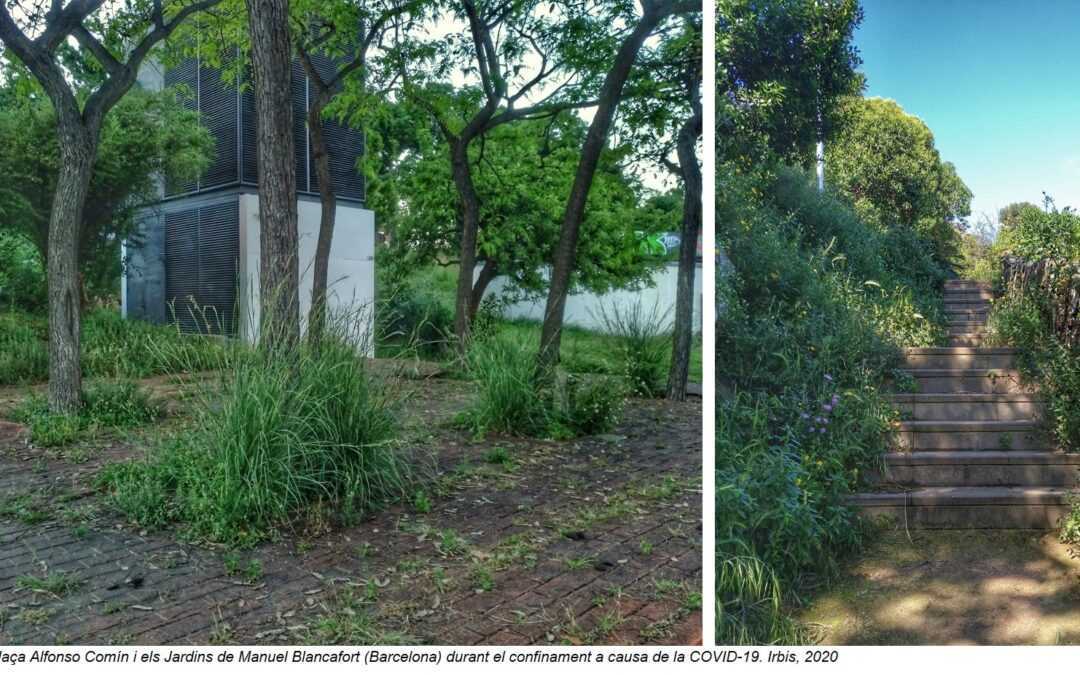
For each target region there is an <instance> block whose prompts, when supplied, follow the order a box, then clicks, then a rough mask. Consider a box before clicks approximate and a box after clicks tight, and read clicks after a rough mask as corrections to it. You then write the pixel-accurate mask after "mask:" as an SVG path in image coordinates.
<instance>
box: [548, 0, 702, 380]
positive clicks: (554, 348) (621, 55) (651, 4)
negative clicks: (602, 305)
mask: <svg viewBox="0 0 1080 675" xmlns="http://www.w3.org/2000/svg"><path fill="white" fill-rule="evenodd" d="M641 6H642V13H641V15H640V16H639V17H637V18H636V21H634V22H633V24H632V28H631V29H630V30H629V32H627V33H626V35H625V36H624V37H623V39H622V41H621V43H620V44H619V47H618V50H617V51H616V53H615V57H614V60H613V61H612V62H611V65H610V67H609V69H608V71H607V74H606V75H605V77H604V82H603V85H602V86H601V88H600V95H599V97H598V99H597V101H598V102H597V106H596V112H595V114H594V116H593V119H592V122H591V123H590V125H589V132H588V134H587V136H586V138H585V143H584V145H583V146H582V149H581V160H580V162H579V163H578V170H577V174H576V176H575V177H574V184H573V186H572V187H571V189H570V196H569V198H568V199H567V204H566V210H565V212H564V214H563V220H562V232H561V234H560V237H559V244H558V246H557V247H556V249H555V259H554V264H553V266H552V270H551V286H550V288H549V290H548V298H547V305H546V306H545V309H544V323H543V328H542V329H541V333H540V353H539V365H540V368H541V370H542V371H550V369H551V368H553V367H554V366H555V364H556V363H557V362H558V359H559V347H560V343H561V340H562V327H563V318H564V316H565V314H566V297H567V294H568V293H569V291H570V277H571V274H572V273H573V268H574V261H575V260H576V258H577V244H578V237H579V235H580V232H581V222H582V220H583V219H584V216H585V205H586V203H587V202H588V198H589V190H590V189H591V188H592V182H593V178H594V176H595V175H596V168H597V166H598V164H599V162H600V154H601V153H602V152H603V151H604V149H605V148H606V146H607V139H608V134H609V132H610V131H611V127H612V125H613V123H614V120H615V113H616V110H617V109H618V106H619V103H620V101H621V100H622V96H623V87H624V85H625V84H626V81H627V79H628V78H629V77H630V72H631V70H632V69H633V67H634V62H635V61H636V60H637V57H638V53H639V52H640V51H641V49H642V47H643V46H644V45H645V41H646V40H648V39H649V37H650V36H651V35H652V34H653V33H654V32H655V31H656V29H657V28H658V27H659V26H660V25H661V24H662V23H663V22H664V21H665V20H666V19H668V18H669V17H671V16H674V15H676V14H690V13H698V12H701V4H700V3H698V2H694V1H693V0H641Z"/></svg>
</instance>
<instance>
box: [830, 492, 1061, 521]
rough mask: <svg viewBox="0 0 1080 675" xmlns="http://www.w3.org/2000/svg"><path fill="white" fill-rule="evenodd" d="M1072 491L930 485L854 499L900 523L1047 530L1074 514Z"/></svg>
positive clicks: (869, 510) (863, 509)
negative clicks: (1071, 508)
mask: <svg viewBox="0 0 1080 675" xmlns="http://www.w3.org/2000/svg"><path fill="white" fill-rule="evenodd" d="M1070 492H1071V491H1070V490H1069V489H1068V488H1064V487H1049V486H1047V487H926V488H919V489H914V490H910V491H906V492H867V493H862V494H857V495H853V496H852V498H851V499H850V500H849V503H850V504H851V505H853V506H855V507H856V508H857V509H858V510H859V511H860V512H861V513H862V514H863V515H865V516H869V517H872V518H886V519H888V520H891V521H892V522H893V523H894V524H895V525H896V526H898V527H908V528H913V529H917V528H925V529H1032V530H1048V529H1052V528H1055V527H1057V526H1058V523H1059V522H1060V520H1061V519H1062V518H1064V517H1065V516H1067V515H1068V514H1069V511H1070V506H1069V500H1070Z"/></svg>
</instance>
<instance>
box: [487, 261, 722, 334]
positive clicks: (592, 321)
mask: <svg viewBox="0 0 1080 675" xmlns="http://www.w3.org/2000/svg"><path fill="white" fill-rule="evenodd" d="M508 281H509V280H508V279H507V278H506V277H496V278H495V279H494V280H493V281H492V282H491V285H490V286H489V287H488V291H487V293H486V294H485V296H486V297H496V298H497V297H500V296H502V295H503V294H504V292H505V291H506V290H507V284H508ZM678 284H679V266H678V264H676V263H671V264H668V265H665V266H663V267H661V268H660V269H659V270H657V271H656V273H655V274H653V277H652V284H651V285H648V286H644V287H642V288H640V289H636V290H622V289H620V290H614V291H611V292H609V293H603V294H597V293H589V292H581V293H571V294H570V295H569V296H568V297H567V298H566V314H565V317H564V323H565V324H566V325H569V326H577V327H578V328H585V329H588V330H595V331H604V330H606V329H607V326H606V325H605V322H604V313H605V312H606V313H607V314H608V315H609V316H610V315H611V314H612V313H614V312H626V311H628V310H629V309H630V308H632V307H634V306H640V307H641V309H642V311H644V312H645V315H646V316H649V315H650V314H651V313H652V311H653V308H656V313H657V318H658V319H663V321H662V322H661V325H662V326H663V327H664V329H665V330H670V329H671V327H672V325H673V323H674V321H675V295H676V292H677V290H678ZM546 304H547V295H546V294H545V295H544V296H542V297H539V298H535V299H533V298H530V299H527V300H520V301H517V302H513V303H510V304H508V305H507V306H506V307H505V308H503V312H502V314H503V316H504V317H506V318H507V319H530V320H534V321H543V320H544V308H545V306H546ZM693 325H694V332H695V333H699V334H700V333H701V263H698V264H697V266H696V269H695V273H694V319H693Z"/></svg>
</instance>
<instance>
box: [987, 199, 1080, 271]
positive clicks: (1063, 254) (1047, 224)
mask: <svg viewBox="0 0 1080 675" xmlns="http://www.w3.org/2000/svg"><path fill="white" fill-rule="evenodd" d="M1045 207H1046V208H1045V209H1040V208H1039V207H1037V206H1034V205H1032V204H1020V205H1013V208H1012V209H1010V210H1009V211H1007V212H1006V213H1004V214H1003V215H1004V216H1005V220H1002V221H1001V230H1000V232H999V233H998V240H997V242H996V244H995V246H994V250H995V252H996V253H997V254H998V256H999V257H1000V256H1003V255H1014V256H1017V257H1019V258H1023V259H1025V260H1031V261H1035V260H1042V259H1044V258H1050V259H1054V260H1072V261H1080V214H1077V213H1076V212H1075V211H1073V210H1072V209H1071V208H1068V207H1066V208H1064V209H1058V208H1057V207H1056V206H1055V205H1054V202H1053V200H1051V199H1050V198H1049V197H1047V199H1046V204H1045ZM1003 211H1004V209H1003Z"/></svg>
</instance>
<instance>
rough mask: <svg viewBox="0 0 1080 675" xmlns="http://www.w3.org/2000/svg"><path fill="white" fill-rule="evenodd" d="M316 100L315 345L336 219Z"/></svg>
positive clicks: (311, 118) (311, 125) (311, 330)
mask: <svg viewBox="0 0 1080 675" xmlns="http://www.w3.org/2000/svg"><path fill="white" fill-rule="evenodd" d="M321 99H322V97H321V96H320V97H319V98H317V99H316V101H315V102H314V103H312V105H311V109H310V110H309V111H308V130H309V131H310V135H311V153H312V158H313V159H314V160H315V175H316V176H317V177H318V179H319V201H320V202H321V205H322V211H321V215H320V218H319V240H318V243H317V244H316V245H315V265H314V270H313V272H314V277H313V278H312V282H311V309H310V310H309V311H308V327H307V329H308V342H309V343H310V344H311V345H318V344H319V343H320V341H321V340H322V336H323V333H324V331H325V328H326V289H327V285H328V282H327V275H328V274H329V272H328V270H329V268H330V247H331V245H332V244H333V240H334V224H335V221H336V218H337V198H336V196H335V194H334V185H333V183H332V182H331V180H332V179H331V176H330V154H329V149H328V148H327V147H326V135H325V133H324V129H323V122H322V111H323V109H324V108H325V103H324V102H323V101H322V100H321Z"/></svg>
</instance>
